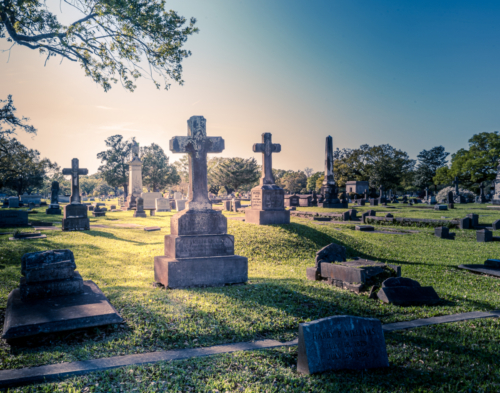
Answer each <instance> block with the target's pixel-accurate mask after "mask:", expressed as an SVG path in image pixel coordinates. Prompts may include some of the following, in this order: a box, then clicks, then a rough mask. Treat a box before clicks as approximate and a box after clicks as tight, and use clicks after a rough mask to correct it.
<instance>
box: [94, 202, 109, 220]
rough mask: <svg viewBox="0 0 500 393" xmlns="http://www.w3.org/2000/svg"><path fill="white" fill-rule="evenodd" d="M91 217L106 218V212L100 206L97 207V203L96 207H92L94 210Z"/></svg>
mask: <svg viewBox="0 0 500 393" xmlns="http://www.w3.org/2000/svg"><path fill="white" fill-rule="evenodd" d="M92 216H94V217H104V216H106V211H105V210H104V209H103V208H102V207H101V206H99V203H98V204H97V206H96V207H94V210H93V211H92Z"/></svg>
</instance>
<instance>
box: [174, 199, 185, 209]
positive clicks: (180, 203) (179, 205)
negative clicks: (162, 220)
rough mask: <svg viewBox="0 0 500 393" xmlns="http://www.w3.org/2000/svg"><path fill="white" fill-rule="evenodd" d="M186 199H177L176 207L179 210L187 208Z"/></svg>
mask: <svg viewBox="0 0 500 393" xmlns="http://www.w3.org/2000/svg"><path fill="white" fill-rule="evenodd" d="M186 202H187V201H186V200H185V199H176V200H175V209H176V210H177V212H180V211H182V210H185V209H186Z"/></svg>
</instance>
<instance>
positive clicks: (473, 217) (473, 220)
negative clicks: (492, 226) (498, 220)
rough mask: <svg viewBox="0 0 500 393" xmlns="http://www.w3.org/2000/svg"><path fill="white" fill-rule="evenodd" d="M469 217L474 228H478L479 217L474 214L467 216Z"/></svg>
mask: <svg viewBox="0 0 500 393" xmlns="http://www.w3.org/2000/svg"><path fill="white" fill-rule="evenodd" d="M467 217H469V218H470V222H471V226H472V228H474V227H477V226H478V225H479V216H478V215H477V214H474V213H470V214H467Z"/></svg>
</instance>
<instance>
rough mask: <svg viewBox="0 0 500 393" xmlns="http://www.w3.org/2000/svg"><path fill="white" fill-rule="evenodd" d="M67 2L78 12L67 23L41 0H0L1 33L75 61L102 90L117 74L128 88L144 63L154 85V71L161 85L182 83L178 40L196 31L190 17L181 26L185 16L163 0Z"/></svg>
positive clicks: (184, 54) (181, 41)
mask: <svg viewBox="0 0 500 393" xmlns="http://www.w3.org/2000/svg"><path fill="white" fill-rule="evenodd" d="M66 3H68V4H70V5H71V6H73V7H74V8H76V9H77V10H78V11H79V12H80V13H81V18H80V19H78V20H76V21H74V22H73V23H71V24H70V25H69V26H65V25H63V24H61V23H60V22H59V21H58V19H57V17H56V16H55V15H54V14H53V13H52V12H50V10H49V8H48V7H47V4H46V2H45V1H42V0H18V1H14V0H2V1H0V38H4V37H5V36H7V41H9V42H13V43H14V45H15V44H18V45H22V46H25V47H28V48H30V49H35V50H38V51H39V52H40V53H42V54H44V55H45V56H47V60H48V59H49V58H51V57H53V56H60V57H61V58H62V59H67V60H70V61H73V62H78V63H79V64H80V66H81V67H82V68H83V70H84V72H85V75H86V76H89V77H91V78H92V79H93V80H94V82H96V83H98V84H99V85H101V86H102V87H103V89H104V91H108V90H109V89H110V88H111V83H117V82H118V80H120V81H121V83H122V84H123V86H124V87H125V88H126V89H128V90H130V91H133V90H134V89H135V87H136V86H135V85H134V81H135V80H136V79H138V78H139V77H141V76H142V74H141V72H144V69H148V71H146V72H147V73H148V74H149V77H150V78H151V79H152V80H153V82H154V84H155V85H156V87H157V88H159V87H160V84H159V83H158V82H157V81H155V79H154V78H155V77H156V76H159V77H161V78H163V80H164V85H165V88H166V89H168V88H169V87H170V83H169V81H170V80H173V81H175V82H178V83H179V84H181V85H182V83H183V81H182V76H181V73H182V66H181V62H182V60H183V59H184V58H186V57H188V56H190V55H191V52H190V51H187V50H185V49H182V46H183V44H184V43H185V42H186V40H187V38H188V37H189V36H190V35H192V34H193V33H195V32H198V29H197V28H195V27H194V24H195V22H196V20H195V19H193V18H191V19H190V21H189V24H188V25H187V26H184V25H185V23H186V19H185V18H184V17H182V16H179V15H178V14H177V13H176V12H175V11H166V4H165V3H166V2H165V0H150V1H145V0H128V1H116V0H109V1H96V0H72V1H71V2H68V1H66ZM47 60H46V61H47ZM143 62H145V66H146V67H142V66H141V64H142V63H143Z"/></svg>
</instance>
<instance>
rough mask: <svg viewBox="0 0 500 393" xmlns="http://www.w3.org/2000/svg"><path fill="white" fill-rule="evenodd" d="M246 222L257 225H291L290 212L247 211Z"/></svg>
mask: <svg viewBox="0 0 500 393" xmlns="http://www.w3.org/2000/svg"><path fill="white" fill-rule="evenodd" d="M245 222H247V223H250V224H257V225H278V224H290V210H252V209H247V210H245Z"/></svg>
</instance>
